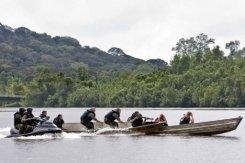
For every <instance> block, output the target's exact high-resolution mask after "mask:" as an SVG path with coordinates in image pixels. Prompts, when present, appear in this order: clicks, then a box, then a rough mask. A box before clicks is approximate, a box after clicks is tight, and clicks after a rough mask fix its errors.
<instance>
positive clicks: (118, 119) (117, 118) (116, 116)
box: [113, 113, 124, 123]
mask: <svg viewBox="0 0 245 163" xmlns="http://www.w3.org/2000/svg"><path fill="white" fill-rule="evenodd" d="M113 116H114V117H115V118H116V120H117V121H118V122H120V123H124V122H123V121H121V119H120V117H119V116H118V115H117V114H116V113H114V114H113Z"/></svg>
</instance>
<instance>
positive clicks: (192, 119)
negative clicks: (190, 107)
mask: <svg viewBox="0 0 245 163" xmlns="http://www.w3.org/2000/svg"><path fill="white" fill-rule="evenodd" d="M191 123H194V118H193V115H192V116H191Z"/></svg>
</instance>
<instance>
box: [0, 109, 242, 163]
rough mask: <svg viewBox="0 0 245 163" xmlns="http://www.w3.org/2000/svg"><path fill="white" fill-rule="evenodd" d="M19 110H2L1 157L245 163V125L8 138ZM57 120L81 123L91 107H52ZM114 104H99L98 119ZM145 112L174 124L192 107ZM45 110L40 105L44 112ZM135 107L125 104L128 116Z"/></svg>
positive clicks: (214, 115)
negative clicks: (220, 130) (223, 129)
mask: <svg viewBox="0 0 245 163" xmlns="http://www.w3.org/2000/svg"><path fill="white" fill-rule="evenodd" d="M16 110H17V109H0V151H1V157H0V162H4V163H7V162H11V163H12V162H19V163H22V162H23V163H28V162H36V163H39V162H40V163H43V162H53V163H56V162H69V163H71V162H86V163H87V162H106V163H108V162H113V163H117V162H122V163H124V162H128V163H130V162H205V163H206V162H245V155H244V153H245V134H244V133H245V132H244V131H245V127H244V122H243V121H242V122H241V124H240V126H239V127H238V128H237V130H235V131H232V132H229V133H226V134H221V135H219V136H212V137H200V136H198V137H195V136H170V135H155V136H143V135H140V136H139V135H123V134H116V135H96V134H72V133H70V134H65V133H64V134H62V135H57V136H52V135H43V136H32V137H21V138H15V139H14V138H11V139H6V138H3V137H4V136H6V135H8V133H9V130H10V127H11V126H13V114H14V112H15V111H16ZM45 110H48V114H49V116H50V117H51V119H53V118H54V117H55V116H56V115H57V114H59V113H62V114H63V116H64V119H65V121H66V122H79V118H80V115H81V114H82V113H83V111H84V110H85V109H79V108H49V109H48V108H46V109H45ZM109 110H110V109H99V108H98V109H97V117H98V119H101V120H102V119H103V116H104V115H105V114H106V113H107V112H108V111H109ZM137 110H140V112H141V113H142V114H143V115H144V116H148V117H156V116H158V115H159V114H160V113H163V114H165V116H166V117H167V119H168V123H169V125H175V124H178V122H179V119H180V117H181V116H182V114H184V113H185V112H186V110H163V109H140V108H138V109H137ZM41 111H42V109H34V114H35V115H36V116H38V115H39V114H40V113H41ZM134 111H135V109H123V110H122V115H121V117H122V119H123V120H126V119H127V117H128V116H130V115H131V114H132V113H133V112H134ZM192 112H193V114H194V117H195V121H196V122H202V121H209V120H217V119H224V118H232V117H237V116H239V115H242V114H244V112H245V111H243V110H233V111H232V110H211V111H210V110H199V111H198V110H193V111H192Z"/></svg>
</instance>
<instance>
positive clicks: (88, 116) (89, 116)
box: [80, 110, 96, 130]
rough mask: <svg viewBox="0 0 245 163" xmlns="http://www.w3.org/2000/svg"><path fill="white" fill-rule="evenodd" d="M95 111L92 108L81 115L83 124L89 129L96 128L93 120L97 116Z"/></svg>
mask: <svg viewBox="0 0 245 163" xmlns="http://www.w3.org/2000/svg"><path fill="white" fill-rule="evenodd" d="M95 116H96V115H95V113H94V112H93V111H92V110H87V111H85V112H84V113H83V115H82V116H81V118H80V120H81V124H83V125H84V126H86V128H87V129H88V130H91V129H94V124H93V122H91V121H92V120H93V119H94V118H95Z"/></svg>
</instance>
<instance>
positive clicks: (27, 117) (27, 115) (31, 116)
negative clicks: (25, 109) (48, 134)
mask: <svg viewBox="0 0 245 163" xmlns="http://www.w3.org/2000/svg"><path fill="white" fill-rule="evenodd" d="M25 116H26V117H25V118H26V119H29V118H33V117H34V115H33V114H32V113H25ZM25 124H26V125H32V126H33V125H35V122H34V121H33V120H30V121H26V122H25Z"/></svg>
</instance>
